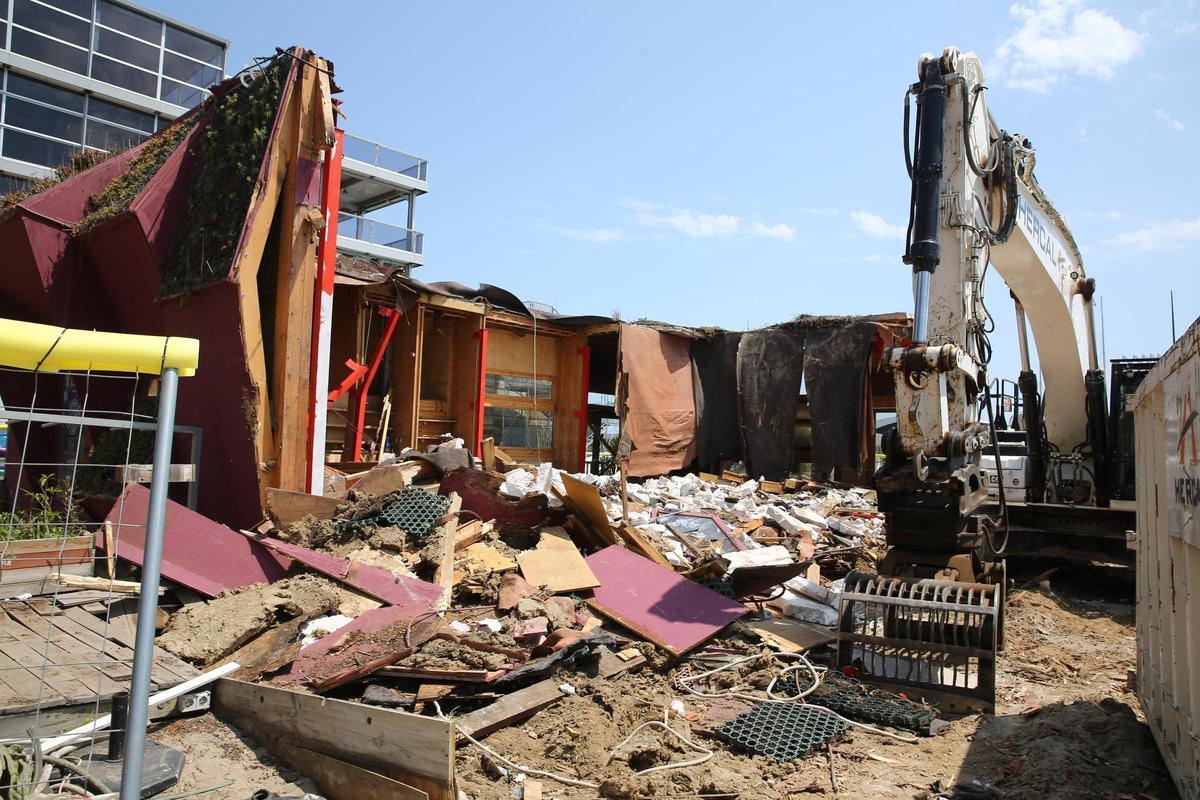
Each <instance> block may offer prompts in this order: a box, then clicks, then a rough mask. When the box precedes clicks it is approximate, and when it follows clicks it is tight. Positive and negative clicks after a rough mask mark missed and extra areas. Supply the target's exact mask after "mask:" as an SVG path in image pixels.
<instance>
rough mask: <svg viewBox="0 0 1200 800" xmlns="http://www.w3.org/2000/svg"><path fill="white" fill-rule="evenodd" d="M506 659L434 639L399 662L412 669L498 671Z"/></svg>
mask: <svg viewBox="0 0 1200 800" xmlns="http://www.w3.org/2000/svg"><path fill="white" fill-rule="evenodd" d="M507 663H508V659H507V658H505V657H504V656H502V655H500V654H499V653H492V652H489V651H487V650H476V649H475V648H473V647H468V646H467V645H465V644H459V643H457V642H451V641H448V640H446V639H435V640H433V641H432V642H429V643H428V644H426V645H424V646H423V647H422V648H421V649H420V651H418V652H416V653H413V654H412V655H411V656H409V657H408V658H405V659H403V660H402V661H400V662H399V664H400V666H402V667H412V668H414V669H417V668H419V669H456V670H457V669H489V670H494V669H499V668H500V667H502V666H504V665H505V664H507Z"/></svg>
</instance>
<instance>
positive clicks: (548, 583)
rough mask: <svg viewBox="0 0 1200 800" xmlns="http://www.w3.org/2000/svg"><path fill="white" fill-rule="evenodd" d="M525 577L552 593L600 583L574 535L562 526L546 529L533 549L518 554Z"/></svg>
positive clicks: (518, 562) (571, 590)
mask: <svg viewBox="0 0 1200 800" xmlns="http://www.w3.org/2000/svg"><path fill="white" fill-rule="evenodd" d="M517 564H518V565H519V566H520V568H521V574H522V575H523V576H525V580H527V581H529V582H530V583H531V584H533V585H534V586H541V587H544V588H545V589H546V591H548V592H550V593H551V594H558V593H559V592H574V591H578V590H580V589H593V588H595V587H597V586H599V585H600V581H598V580H597V579H596V575H595V573H593V572H592V570H591V568H590V567H589V566H588V563H587V561H585V560H584V558H583V556H582V555H580V553H579V550H578V549H577V548H576V547H575V544H574V542H572V541H571V537H570V536H569V535H568V534H567V532H566V531H565V530H563V529H562V528H546V529H545V530H544V531H542V538H541V540H540V541H539V542H538V545H537V547H536V548H535V549H533V550H526V551H525V552H523V553H521V554H520V555H518V556H517Z"/></svg>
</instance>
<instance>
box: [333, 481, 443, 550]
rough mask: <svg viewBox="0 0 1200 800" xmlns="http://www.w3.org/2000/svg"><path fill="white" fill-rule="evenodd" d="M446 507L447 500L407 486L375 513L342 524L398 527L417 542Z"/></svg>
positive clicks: (358, 526) (435, 523) (429, 529)
mask: <svg viewBox="0 0 1200 800" xmlns="http://www.w3.org/2000/svg"><path fill="white" fill-rule="evenodd" d="M449 507H450V498H448V497H443V496H442V495H440V494H434V493H433V492H427V491H425V490H424V489H416V488H412V487H410V488H408V489H403V490H401V491H400V492H398V493H397V494H396V497H395V499H393V500H392V501H391V502H389V503H388V504H387V505H385V506H384V507H383V508H381V509H380V510H379V511H378V512H377V513H375V514H372V515H371V516H369V517H364V518H363V519H358V520H353V521H351V522H347V523H344V524H345V525H347V526H352V527H357V528H362V527H365V526H367V525H379V526H381V527H388V528H400V529H401V530H403V531H406V532H407V533H408V534H409V535H411V536H413V537H415V538H417V539H424V538H425V537H426V536H428V535H429V532H430V531H431V530H433V527H434V526H435V525H437V522H438V520H439V519H441V518H442V515H443V514H445V513H446V509H448V508H449Z"/></svg>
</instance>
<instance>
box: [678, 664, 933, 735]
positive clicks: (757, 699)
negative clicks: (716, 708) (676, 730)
mask: <svg viewBox="0 0 1200 800" xmlns="http://www.w3.org/2000/svg"><path fill="white" fill-rule="evenodd" d="M767 657H774V658H798V659H800V662H801V663H799V664H792V665H790V666H787V667H784V668H783V669H782V670H780V671H779V674H777V675H776V676H775V677H774V678H772V679H771V682H770V683H769V684H767V689H766V695H767V697H766V698H765V700H764V698H763V697H762V696H761V695H757V694H747V693H745V692H739V691H733V690H727V691H723V692H716V693H709V692H701V691H700V690H698V689H696V688H694V687H693V686H692V685H691V684H692V682H693V681H698V680H702V679H704V678H707V677H710V676H712V675H716V674H717V673H719V672H724V671H725V670H728V669H733V668H734V667H737V666H741V665H742V664H745V663H746V662H748V661H754V660H755V659H759V658H767ZM801 669H806V670H808V672H809V674H811V675H812V678H813V683H812V686H809V687H808V688H807V689H805V690H804V691H802V692H800V693H799V694H796V695H792V696H791V697H788V698H780V697H776V696H775V693H774V691H773V690H774V688H775V684H776V683H778V682H779V680H780V678H782V677H783V676H784V675H786V674H788V673H789V672H797V671H799V670H801ZM822 674H823V670H819V669H818V667H816V666H815V665H814V664H813V663H812V662H811V661H809V660H808V658H806V657H805V656H804V655H803V654H802V653H759V654H757V655H752V656H746V657H744V658H739V659H737V660H736V661H731V662H729V663H728V664H724V665H722V666H720V667H717V668H716V669H710V670H708V671H707V672H701V673H699V674H697V675H685V676H684V677H682V678H678V679H677V683H678V684H679V685H680V687H682V688H683V689H684V690H685V691H687V692H688V693H690V694H693V695H695V696H696V697H703V698H705V699H708V700H716V699H719V698H722V697H735V698H738V699H740V700H749V701H751V702H754V703H762V702H768V703H798V702H800V701H801V700H802V699H803V698H805V697H808V696H809V695H810V694H812V693H813V692H814V691H816V689H817V687H818V686H819V685H820V684H821V675H822ZM804 705H806V706H808V707H809V708H815V709H817V710H818V711H823V712H825V713H826V714H829V715H830V716H833V717H837V718H838V719H840V720H841V721H843V722H845V723H847V724H849V725H851V726H853V727H855V728H859V729H861V730H864V731H867V732H868V733H873V734H875V735H876V736H883V737H885V738H888V739H894V740H896V741H898V742H904V743H905V744H916V743H917V742H918V741H919V740H918V739H917V738H916V737H914V736H901V735H899V734H896V733H890V732H888V731H885V730H882V729H880V728H875V727H872V726H870V725H864V724H863V723H861V722H855V721H854V720H852V719H847V718H846V717H843V716H842V715H841V714H839V713H837V712H836V711H834V710H833V709H830V708H826V707H825V706H819V705H816V704H813V703H804Z"/></svg>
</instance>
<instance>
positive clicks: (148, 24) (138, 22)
mask: <svg viewBox="0 0 1200 800" xmlns="http://www.w3.org/2000/svg"><path fill="white" fill-rule="evenodd" d="M96 21H97V22H99V23H102V24H103V25H105V26H107V27H109V28H113V29H115V30H118V31H121V32H122V33H128V34H129V35H130V36H136V37H137V38H139V39H142V40H144V41H147V42H150V43H151V44H157V45H161V44H162V23H161V22H159V21H157V20H153V19H150V17H146V16H142V15H141V14H139V13H137V12H136V11H130V10H129V9H128V8H123V7H121V6H119V5H117V4H116V3H110V2H108V0H97V2H96Z"/></svg>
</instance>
